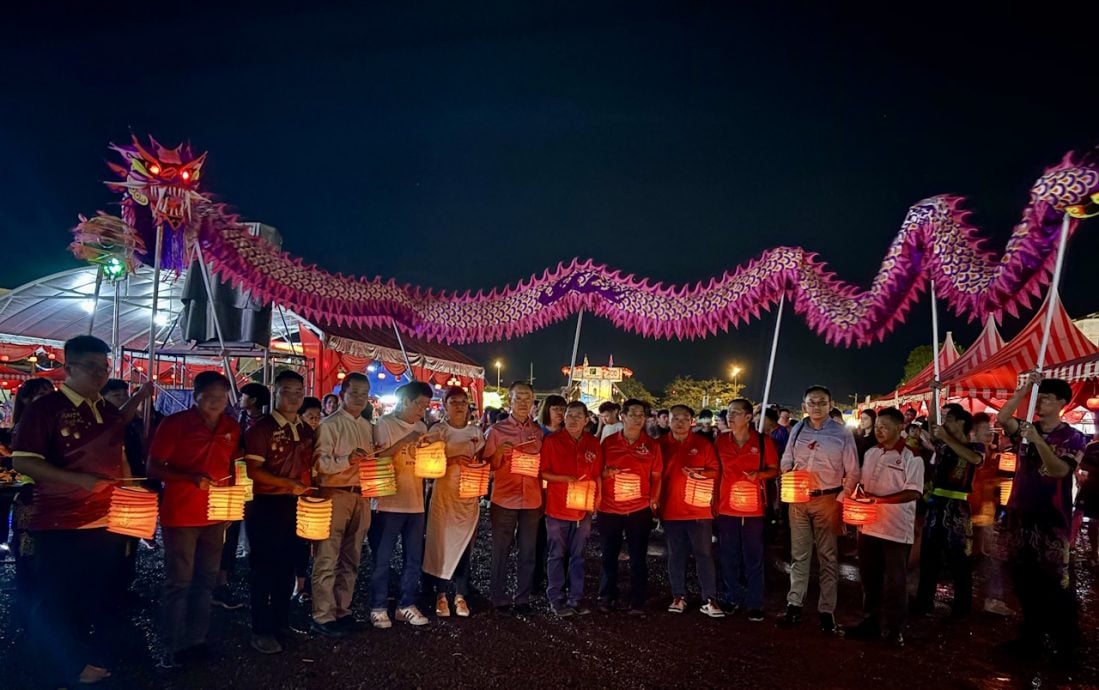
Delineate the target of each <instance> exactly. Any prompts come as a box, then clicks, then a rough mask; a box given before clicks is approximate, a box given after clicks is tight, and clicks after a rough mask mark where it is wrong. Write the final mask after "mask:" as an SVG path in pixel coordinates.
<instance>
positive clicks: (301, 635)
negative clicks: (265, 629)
mask: <svg viewBox="0 0 1099 690" xmlns="http://www.w3.org/2000/svg"><path fill="white" fill-rule="evenodd" d="M275 637H277V638H279V639H280V640H283V641H284V642H285V641H286V640H302V639H305V638H306V637H309V633H307V632H306V631H304V630H302V629H301V628H295V627H294V626H292V625H287V626H284V627H282V628H279V629H278V630H276V631H275Z"/></svg>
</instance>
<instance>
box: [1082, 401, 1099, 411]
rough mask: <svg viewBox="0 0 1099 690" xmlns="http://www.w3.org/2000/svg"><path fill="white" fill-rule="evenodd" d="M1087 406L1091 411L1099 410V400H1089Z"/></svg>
mask: <svg viewBox="0 0 1099 690" xmlns="http://www.w3.org/2000/svg"><path fill="white" fill-rule="evenodd" d="M1085 406H1086V407H1087V408H1088V409H1089V410H1099V398H1088V401H1087V402H1086V403H1085Z"/></svg>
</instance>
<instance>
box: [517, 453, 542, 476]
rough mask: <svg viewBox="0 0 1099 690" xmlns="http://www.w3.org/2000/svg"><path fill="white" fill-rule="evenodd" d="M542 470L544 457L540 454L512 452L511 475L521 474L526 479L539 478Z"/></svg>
mask: <svg viewBox="0 0 1099 690" xmlns="http://www.w3.org/2000/svg"><path fill="white" fill-rule="evenodd" d="M541 468H542V456H541V454H539V453H524V452H523V451H521V450H513V451H511V473H512V474H521V475H523V476H524V477H537V476H538V471H539V470H540V469H541Z"/></svg>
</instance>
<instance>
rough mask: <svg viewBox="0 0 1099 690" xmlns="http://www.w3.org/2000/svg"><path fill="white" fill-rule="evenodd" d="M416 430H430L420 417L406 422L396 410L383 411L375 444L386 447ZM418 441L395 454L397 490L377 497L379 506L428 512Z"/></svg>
mask: <svg viewBox="0 0 1099 690" xmlns="http://www.w3.org/2000/svg"><path fill="white" fill-rule="evenodd" d="M412 431H419V432H420V433H421V434H426V433H427V427H426V426H425V425H424V423H423V422H422V421H420V420H416V421H415V422H411V423H410V422H406V421H404V420H402V419H401V418H400V417H398V416H397V415H396V414H395V413H393V412H390V413H389V414H387V415H382V417H381V419H379V420H378V424H377V426H375V427H374V446H375V447H376V448H378V449H381V450H385V449H386V448H388V447H390V446H392V445H393V444H394V443H396V442H397V441H400V440H401V439H402V438H404V437H405V436H408V434H409V433H411V432H412ZM415 448H416V444H415V443H410V444H408V445H406V446H405V447H404V448H402V449H401V452H399V453H397V454H396V455H394V456H393V470H394V471H395V472H396V474H397V493H395V494H393V495H392V496H380V497H378V498H377V499H375V500H376V501H377V505H378V510H380V511H383V512H387V513H422V512H424V480H423V478H421V477H417V476H416V450H415Z"/></svg>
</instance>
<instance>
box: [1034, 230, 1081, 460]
mask: <svg viewBox="0 0 1099 690" xmlns="http://www.w3.org/2000/svg"><path fill="white" fill-rule="evenodd" d="M1071 222H1072V221H1071V219H1070V217H1069V215H1068V214H1067V213H1066V214H1065V217H1064V218H1062V219H1061V241H1060V244H1058V245H1057V260H1056V262H1055V263H1054V264H1053V280H1051V281H1050V283H1049V297H1048V298H1047V299H1046V302H1047V304H1046V323H1045V326H1044V327H1043V328H1042V344H1041V346H1040V347H1039V348H1038V361H1037V362H1036V363H1035V364H1034V370H1035V371H1037V372H1038V373H1039V374H1041V373H1042V367H1043V366H1045V363H1046V347H1048V346H1049V329H1050V325H1051V324H1052V323H1053V311H1054V308H1055V307H1056V306H1057V302H1058V301H1059V300H1060V293H1059V292H1058V290H1059V289H1060V286H1061V266H1062V265H1063V264H1064V263H1065V247H1066V246H1067V245H1068V228H1069V224H1070V223H1071ZM1037 406H1038V385H1037V384H1035V385H1034V386H1033V387H1032V388H1031V390H1030V404H1029V405H1027V411H1026V421H1027V422H1028V423H1029V422H1032V421H1033V420H1034V409H1035V408H1036V407H1037ZM1026 442H1027V441H1026V437H1025V436H1024V437H1023V443H1026Z"/></svg>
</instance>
